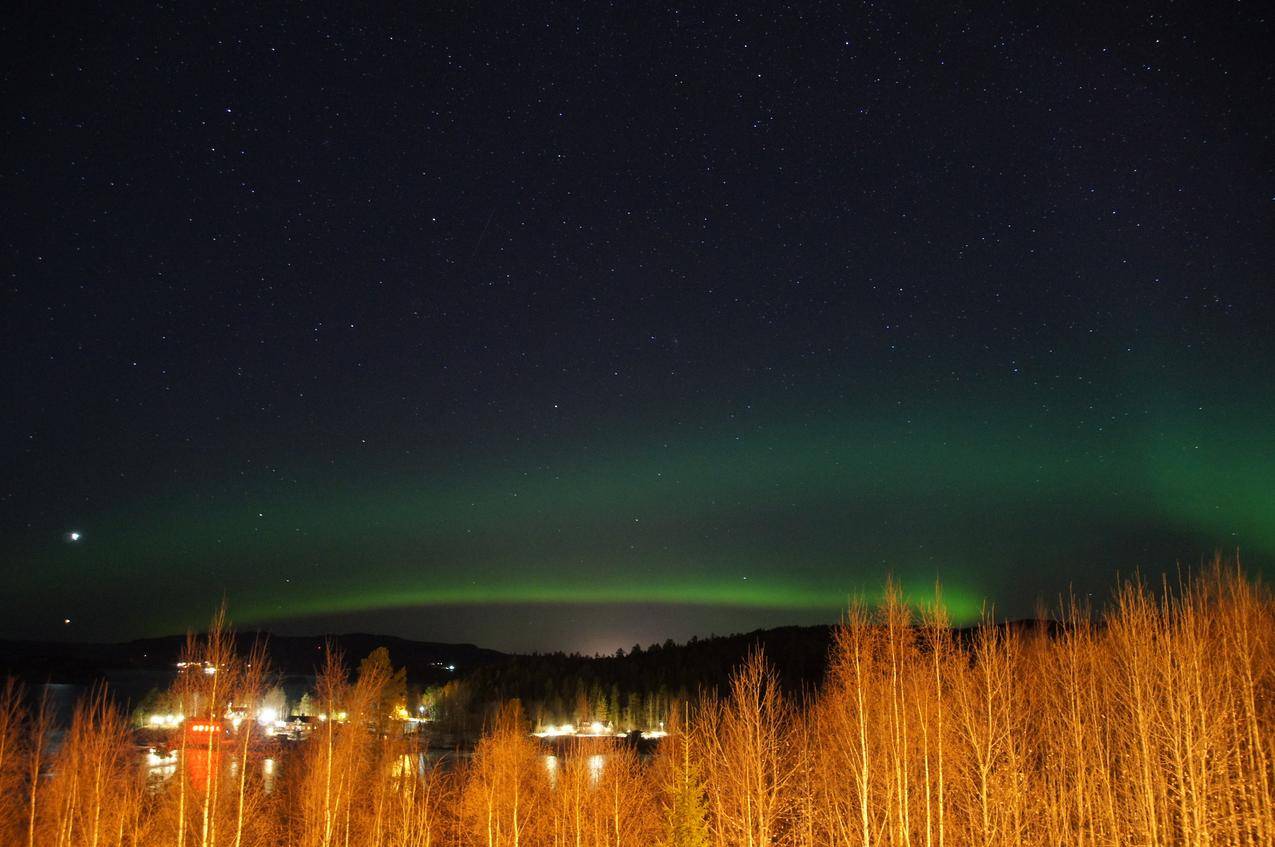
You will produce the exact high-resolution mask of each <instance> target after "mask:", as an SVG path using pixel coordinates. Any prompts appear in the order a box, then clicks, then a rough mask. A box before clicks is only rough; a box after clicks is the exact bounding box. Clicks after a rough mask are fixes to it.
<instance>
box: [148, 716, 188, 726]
mask: <svg viewBox="0 0 1275 847" xmlns="http://www.w3.org/2000/svg"><path fill="white" fill-rule="evenodd" d="M184 720H186V716H185V715H151V716H150V717H149V718H147V719H146V722H147V723H148V724H150V725H151V726H152V727H154V728H156V729H176V728H177V727H178V726H180V725H181V722H182V721H184Z"/></svg>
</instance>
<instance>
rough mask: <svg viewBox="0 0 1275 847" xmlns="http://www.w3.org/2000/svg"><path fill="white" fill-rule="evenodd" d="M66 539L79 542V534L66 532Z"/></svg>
mask: <svg viewBox="0 0 1275 847" xmlns="http://www.w3.org/2000/svg"><path fill="white" fill-rule="evenodd" d="M66 537H67V540H68V541H79V540H80V534H79V533H78V532H74V531H72V532H68V533H67V534H66Z"/></svg>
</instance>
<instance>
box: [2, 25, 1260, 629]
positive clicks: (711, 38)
mask: <svg viewBox="0 0 1275 847" xmlns="http://www.w3.org/2000/svg"><path fill="white" fill-rule="evenodd" d="M187 14H189V13H187V12H182V11H173V12H164V13H158V12H157V13H153V14H150V15H149V16H143V17H141V18H138V19H132V18H128V17H127V16H120V17H114V16H106V17H105V19H103V20H91V18H92V15H86V16H85V17H84V19H77V21H75V22H69V21H66V20H60V19H54V18H48V19H42V18H38V17H33V18H31V19H29V20H26V21H24V22H22V23H21V24H20V25H18V28H19V29H21V30H22V33H21V35H22V37H23V44H24V45H25V46H23V47H22V48H20V49H19V48H16V47H15V50H16V53H15V52H14V51H10V55H11V56H15V55H16V56H17V62H16V64H15V65H14V66H13V67H14V68H16V69H13V70H11V71H10V72H9V74H8V75H7V77H6V81H7V84H8V88H9V89H10V93H11V94H13V95H14V96H13V97H11V98H9V99H10V100H12V101H13V102H14V103H15V104H16V112H15V115H16V117H15V116H11V118H10V120H9V122H8V124H7V126H6V129H5V134H6V142H7V145H6V146H7V149H9V150H10V151H14V152H15V153H16V154H17V155H16V156H14V155H12V154H11V156H10V157H8V158H9V159H10V161H9V164H8V167H7V171H6V174H5V183H6V185H7V186H8V189H9V190H8V192H7V193H8V195H9V199H7V200H5V201H4V203H5V206H6V207H7V215H6V217H7V218H8V219H9V220H11V221H13V222H14V225H13V226H11V227H7V228H6V235H5V239H6V251H7V253H8V254H9V256H10V258H11V260H12V266H13V268H14V270H13V272H12V273H11V274H10V275H9V276H8V277H7V280H6V290H5V295H4V301H3V304H4V306H3V317H0V321H2V322H3V323H2V328H3V340H2V341H0V344H2V345H3V346H2V347H0V352H2V353H3V361H4V364H3V375H4V384H5V386H6V388H7V389H8V390H7V391H6V396H7V398H8V401H7V405H8V406H9V409H10V412H9V413H8V414H7V415H6V416H5V420H4V421H3V423H2V424H0V426H3V429H2V430H0V432H2V434H3V444H4V469H5V473H4V488H3V499H2V500H0V503H2V504H3V517H2V518H0V520H2V521H3V522H2V523H0V568H3V571H4V573H5V575H6V576H5V580H6V595H7V599H6V601H5V615H4V620H3V621H0V635H3V636H5V637H40V638H47V637H52V638H75V639H83V640H95V639H108V638H109V639H116V638H127V637H133V636H138V635H143V634H159V633H167V632H173V631H181V630H184V629H186V628H188V627H192V626H198V625H199V624H200V622H201V621H202V620H204V619H205V618H206V616H207V615H208V613H209V611H210V610H211V608H212V607H213V606H214V605H215V604H216V603H217V602H218V601H219V600H220V599H221V598H223V597H224V598H225V599H226V600H227V602H228V603H229V606H230V612H231V615H232V617H233V618H234V619H235V620H236V621H237V622H238V623H239V624H240V625H259V626H263V627H267V628H270V629H273V630H276V631H280V632H293V633H311V632H321V631H331V630H335V629H344V630H347V631H348V630H355V629H360V630H366V631H379V632H391V633H392V634H400V635H405V636H408V637H418V638H431V639H435V640H451V641H456V640H467V641H475V642H478V643H481V644H483V645H484V646H491V647H496V648H499V649H507V650H519V649H553V648H565V649H582V650H587V651H590V652H592V651H595V650H606V651H610V650H614V649H615V648H616V647H617V646H626V647H627V646H629V645H631V644H632V643H634V642H635V641H642V642H643V643H649V642H650V641H655V640H663V639H664V638H665V637H674V638H685V637H688V636H690V635H692V634H699V635H706V634H708V633H709V632H712V631H716V632H724V631H735V630H744V629H750V628H753V627H756V626H763V625H766V626H769V625H777V624H782V623H810V622H826V621H831V620H834V619H835V618H836V616H837V614H838V613H839V611H840V610H841V609H843V608H844V606H845V603H846V602H847V598H848V597H849V596H850V595H852V594H862V595H865V596H868V597H869V598H870V597H871V596H874V595H875V593H877V592H879V591H880V589H881V586H882V583H883V582H884V580H885V578H886V576H887V575H888V574H893V575H895V576H896V577H897V578H898V579H899V580H900V582H901V583H902V584H903V586H904V588H905V590H906V591H907V592H908V593H909V594H910V595H911V596H913V597H916V598H922V597H925V596H928V595H929V593H931V592H932V590H933V585H934V583H935V581H936V580H941V582H942V585H943V592H944V598H945V600H946V602H947V604H948V606H949V608H950V610H951V612H952V614H953V615H954V616H955V617H956V618H957V619H960V620H971V619H974V618H976V617H977V616H978V614H979V611H980V608H981V606H982V605H983V603H984V602H987V603H989V604H992V605H994V607H995V609H996V611H997V613H998V614H999V615H1005V616H1024V615H1030V614H1032V613H1033V612H1034V608H1035V606H1036V604H1037V602H1038V601H1042V600H1043V601H1044V602H1046V603H1048V602H1050V601H1052V600H1054V599H1055V598H1056V597H1057V596H1058V595H1059V594H1060V593H1061V592H1066V591H1068V590H1074V591H1076V592H1077V593H1079V594H1081V595H1087V594H1092V595H1093V596H1094V598H1095V601H1101V599H1102V598H1103V597H1104V596H1105V594H1106V592H1107V591H1108V590H1109V588H1110V587H1111V585H1112V582H1113V580H1114V578H1115V576H1116V574H1117V573H1124V574H1128V573H1131V572H1133V571H1134V570H1135V569H1142V570H1143V571H1144V572H1147V573H1151V574H1159V573H1160V572H1162V571H1170V572H1171V571H1173V569H1174V568H1176V567H1177V566H1178V564H1179V563H1180V564H1181V565H1183V566H1186V567H1190V566H1194V565H1196V564H1198V563H1199V562H1200V561H1201V560H1202V559H1204V558H1207V557H1210V556H1212V555H1213V553H1214V552H1219V551H1220V552H1223V553H1226V554H1230V553H1233V552H1234V551H1236V550H1239V551H1240V552H1241V554H1242V556H1243V558H1244V561H1245V564H1246V566H1247V567H1248V568H1249V569H1250V570H1252V571H1253V572H1255V573H1258V574H1261V573H1263V572H1266V571H1267V569H1268V568H1269V567H1270V564H1271V563H1272V562H1275V379H1273V378H1272V376H1271V375H1272V373H1275V343H1273V342H1272V336H1271V333H1270V331H1269V327H1271V326H1275V294H1273V293H1272V287H1273V285H1275V279H1272V277H1271V268H1272V267H1275V247H1273V246H1272V245H1273V244H1275V239H1273V238H1272V237H1271V236H1272V233H1275V180H1273V178H1272V171H1271V165H1270V162H1271V161H1272V159H1271V156H1270V152H1271V147H1270V145H1271V138H1272V126H1271V120H1272V118H1271V115H1270V110H1269V107H1267V106H1265V105H1263V104H1264V103H1268V102H1269V100H1268V99H1264V98H1266V97H1267V96H1268V95H1270V94H1271V93H1272V92H1271V91H1270V87H1271V83H1270V80H1271V76H1270V74H1269V65H1268V64H1267V63H1265V62H1264V60H1263V59H1262V58H1261V56H1262V55H1263V47H1262V44H1261V41H1260V38H1258V37H1257V36H1256V35H1255V34H1254V32H1255V28H1254V27H1253V26H1252V25H1251V23H1252V22H1250V21H1246V20H1243V19H1241V18H1240V17H1238V15H1239V13H1236V14H1237V17H1236V18H1235V19H1234V20H1231V19H1224V18H1222V17H1220V16H1219V17H1213V18H1208V19H1207V20H1204V19H1196V18H1195V17H1193V13H1192V12H1191V11H1190V10H1178V11H1176V12H1175V13H1174V14H1173V15H1172V16H1159V17H1157V16H1151V17H1150V18H1144V17H1140V16H1137V15H1133V14H1132V13H1130V15H1129V16H1128V17H1121V14H1122V13H1111V14H1112V15H1114V16H1115V17H1114V18H1113V19H1112V20H1108V21H1105V22H1103V23H1102V24H1101V25H1099V24H1097V23H1094V24H1093V25H1092V26H1091V25H1089V24H1087V23H1085V22H1084V21H1080V22H1077V21H1073V20H1070V19H1065V18H1064V17H1062V16H1061V14H1060V16H1059V17H1057V18H1054V17H1050V16H1048V15H1047V14H1046V13H1042V12H1039V11H1037V12H1033V13H1031V14H1028V13H1026V12H1022V13H1019V12H1016V11H1014V10H1012V9H1009V10H1001V11H999V12H962V13H961V14H960V15H959V16H957V17H956V18H954V19H948V18H945V17H942V16H939V15H937V14H935V15H930V14H928V13H925V12H915V13H905V12H883V11H880V10H870V9H865V10H859V11H853V10H849V11H845V12H844V13H843V12H840V11H837V12H833V11H832V10H819V11H816V12H811V13H808V14H807V13H803V12H802V11H801V10H798V9H749V10H744V11H741V13H740V15H738V16H736V18H735V19H734V20H733V21H723V20H718V19H717V18H716V17H715V16H713V15H712V14H709V13H706V12H701V11H691V12H682V11H679V10H674V9H664V10H663V11H662V12H660V13H655V12H653V13H652V14H651V15H650V16H649V17H642V18H635V17H632V16H628V15H625V14H622V13H619V12H616V11H615V10H611V11H608V12H606V13H603V12H601V11H599V13H598V15H597V17H591V16H581V17H577V16H576V14H577V13H576V12H568V11H567V10H565V9H558V10H554V9H544V10H535V11H532V10H522V11H520V12H517V13H511V14H502V15H495V14H494V13H492V12H491V11H490V10H487V11H484V10H481V9H471V10H468V11H466V12H445V11H441V10H436V11H433V12H429V13H426V12H420V13H419V17H418V18H412V17H402V18H393V19H390V18H386V19H382V20H367V21H360V22H358V25H357V26H353V27H350V26H348V24H349V23H350V22H349V21H343V22H336V21H333V20H330V19H329V18H327V17H325V16H323V15H305V16H301V15H298V16H296V17H295V18H289V19H285V20H266V19H264V18H263V19H261V20H257V19H255V18H254V19H252V20H236V19H231V18H229V17H225V18H220V17H216V16H214V17H213V18H210V19H200V20H194V19H190V18H187V17H186V15H187ZM334 30H339V31H340V32H341V33H343V34H342V35H341V37H339V38H336V39H333V38H332V37H331V34H332V32H333V31H334ZM90 31H93V32H96V31H100V32H102V33H103V36H102V42H101V43H102V45H103V46H102V47H101V49H97V48H95V47H93V46H92V45H91V42H90V41H89V40H86V36H85V33H87V32H90ZM178 33H181V34H182V36H181V37H180V38H179V37H178ZM1113 33H1114V35H1113ZM7 34H8V35H9V36H10V37H13V36H14V35H15V34H17V33H16V32H15V30H14V29H12V28H11V29H10V30H9V31H8V33H7ZM139 56H140V57H145V58H136V57H139ZM1206 59H1207V60H1206ZM1264 68H1265V70H1263V69H1264ZM49 78H56V79H57V80H59V83H58V85H57V86H56V87H54V88H51V87H50V86H49V84H48V82H47V79H49ZM70 532H78V533H80V534H81V535H80V537H79V538H78V539H76V540H74V541H72V540H71V539H70V537H69V536H68V533H70ZM65 620H70V621H72V623H71V624H65V623H64V621H65Z"/></svg>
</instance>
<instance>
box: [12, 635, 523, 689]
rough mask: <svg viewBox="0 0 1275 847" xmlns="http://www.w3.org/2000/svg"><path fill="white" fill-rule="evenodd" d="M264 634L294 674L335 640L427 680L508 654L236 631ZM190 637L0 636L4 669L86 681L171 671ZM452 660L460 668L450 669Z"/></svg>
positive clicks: (352, 658)
mask: <svg viewBox="0 0 1275 847" xmlns="http://www.w3.org/2000/svg"><path fill="white" fill-rule="evenodd" d="M258 637H261V638H264V639H266V643H267V647H268V649H269V653H270V661H271V665H272V667H273V669H274V670H275V672H277V673H280V674H284V675H289V676H308V675H310V674H313V673H314V671H315V668H316V667H317V666H318V665H320V664H321V663H322V661H323V660H322V656H323V645H324V644H325V643H326V642H329V641H330V642H331V643H332V644H333V645H334V646H335V647H336V648H337V649H338V650H340V651H341V652H342V653H343V654H344V656H345V662H346V665H347V666H348V667H350V668H351V669H353V668H355V667H357V666H358V663H359V660H360V659H362V658H363V657H364V656H366V655H367V654H368V653H371V652H372V651H373V650H375V649H376V648H377V647H384V648H386V649H387V650H389V653H390V661H391V662H392V663H393V664H394V665H395V666H396V667H406V668H407V670H408V673H409V674H410V675H411V676H412V677H413V678H415V679H418V680H420V681H421V682H423V683H427V684H429V683H438V682H443V681H446V680H447V679H449V678H451V677H452V676H454V675H455V674H459V673H464V672H466V671H469V670H472V669H473V668H475V667H480V666H483V665H487V664H491V663H492V662H498V661H503V660H504V659H505V658H506V655H505V654H504V653H499V652H497V651H495V650H487V649H485V648H482V647H477V646H475V645H473V644H441V643H438V642H432V641H411V640H409V639H406V638H397V637H395V636H392V635H369V634H367V633H349V634H345V635H318V636H290V635H270V634H268V633H256V632H244V633H238V634H237V635H236V638H237V639H238V642H239V649H240V652H241V654H243V655H246V654H247V652H248V650H249V649H251V647H252V643H253V641H254V640H256V639H257V638H258ZM185 643H186V638H185V636H180V635H171V636H164V637H161V638H140V639H137V640H135V641H125V642H122V643H118V644H86V643H79V642H69V641H65V642H64V641H6V640H0V675H5V676H16V677H18V678H20V679H24V680H26V681H28V682H44V681H46V680H47V681H51V682H74V683H85V682H91V681H93V680H95V679H100V678H103V677H106V676H108V675H110V674H112V673H114V672H119V671H150V672H157V673H158V672H168V671H171V670H172V669H173V668H174V667H175V666H176V664H177V660H178V657H179V655H180V654H181V649H182V646H183V645H184V644H185ZM448 666H451V667H453V668H455V670H454V671H449V670H447V668H448Z"/></svg>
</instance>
